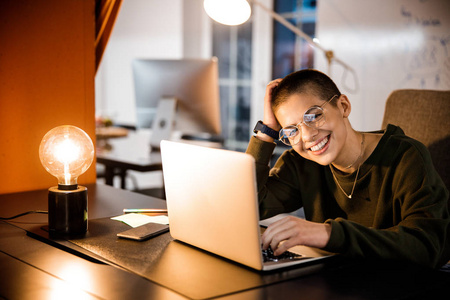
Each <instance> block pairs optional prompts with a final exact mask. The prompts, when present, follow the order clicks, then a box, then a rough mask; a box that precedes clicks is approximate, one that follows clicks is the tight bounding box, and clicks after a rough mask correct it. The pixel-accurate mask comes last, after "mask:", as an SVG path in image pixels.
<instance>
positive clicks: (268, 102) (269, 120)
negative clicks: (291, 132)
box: [263, 78, 282, 131]
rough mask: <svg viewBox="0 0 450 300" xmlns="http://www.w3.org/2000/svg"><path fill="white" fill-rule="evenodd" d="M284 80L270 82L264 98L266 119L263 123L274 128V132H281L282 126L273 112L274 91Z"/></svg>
mask: <svg viewBox="0 0 450 300" xmlns="http://www.w3.org/2000/svg"><path fill="white" fill-rule="evenodd" d="M281 80H282V79H281V78H278V79H275V80H272V81H271V82H269V84H267V87H266V94H265V96H264V119H263V123H264V124H265V125H266V126H268V127H270V128H272V129H273V130H277V131H278V130H280V129H281V127H280V124H278V121H277V119H276V118H275V115H274V113H273V111H272V92H273V89H274V88H276V87H277V86H278V84H279V83H280V81H281Z"/></svg>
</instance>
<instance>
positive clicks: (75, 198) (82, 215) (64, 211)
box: [48, 186, 88, 236]
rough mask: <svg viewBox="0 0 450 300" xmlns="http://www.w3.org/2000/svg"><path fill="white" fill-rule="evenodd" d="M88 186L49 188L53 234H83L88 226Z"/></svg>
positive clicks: (50, 223) (49, 209)
mask: <svg viewBox="0 0 450 300" xmlns="http://www.w3.org/2000/svg"><path fill="white" fill-rule="evenodd" d="M87 203H88V195H87V188H86V187H84V186H78V188H77V189H73V190H61V189H59V188H58V187H57V186H54V187H51V188H49V189H48V227H49V233H50V235H52V236H77V235H83V234H85V233H86V232H87V228H88V211H87Z"/></svg>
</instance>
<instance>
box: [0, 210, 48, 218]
mask: <svg viewBox="0 0 450 300" xmlns="http://www.w3.org/2000/svg"><path fill="white" fill-rule="evenodd" d="M29 214H48V211H45V210H30V211H27V212H24V213H21V214H18V215H15V216H12V217H8V218H5V217H0V220H12V219H15V218H18V217H21V216H25V215H29Z"/></svg>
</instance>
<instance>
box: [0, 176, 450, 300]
mask: <svg viewBox="0 0 450 300" xmlns="http://www.w3.org/2000/svg"><path fill="white" fill-rule="evenodd" d="M88 191H89V219H90V224H91V225H94V224H95V223H96V222H97V221H100V222H99V224H104V223H102V222H106V221H108V220H109V218H108V219H101V218H105V217H111V216H115V215H119V214H121V212H122V209H123V208H125V207H150V206H151V207H155V208H164V207H165V201H162V200H159V199H156V198H152V197H148V196H144V195H140V194H136V193H132V192H129V191H125V190H119V189H115V188H112V187H109V186H106V185H88ZM35 209H41V210H46V209H47V191H46V190H43V191H33V192H24V193H16V194H5V195H0V215H1V216H11V215H15V214H18V213H21V212H24V211H28V210H35ZM110 221H111V222H116V221H112V220H110ZM46 223H47V216H46V215H27V216H24V217H21V218H19V219H15V220H14V221H10V222H0V266H1V272H0V298H2V297H4V298H6V299H50V298H57V299H62V298H66V297H67V295H71V296H75V297H76V298H81V297H84V298H86V299H98V298H103V299H144V298H148V299H169V300H170V299H190V298H201V295H214V294H216V295H217V297H218V298H220V299H222V300H236V299H255V300H256V299H319V300H320V299H337V300H340V299H440V298H439V296H442V295H446V294H447V293H448V286H449V285H450V275H449V273H446V272H442V271H436V270H430V269H426V268H421V267H418V266H415V265H409V264H404V263H394V262H379V261H378V262H372V261H348V260H336V261H334V262H332V263H330V264H328V265H326V266H318V265H311V266H310V267H311V268H294V269H287V270H283V271H277V272H270V273H261V272H256V271H253V270H250V269H248V268H245V267H242V266H240V265H237V264H235V263H232V262H229V261H227V260H224V259H222V258H219V257H216V256H214V255H210V254H208V253H205V252H203V251H200V250H198V249H195V248H193V247H190V246H187V245H185V244H182V243H179V242H176V241H172V239H171V237H170V234H168V233H167V234H164V235H162V236H160V237H159V239H154V240H153V239H152V240H149V242H150V243H153V244H152V246H151V249H152V251H148V252H144V253H141V254H146V253H148V256H149V257H151V260H154V262H155V263H154V264H152V265H149V267H150V269H151V273H152V276H154V277H153V279H154V280H149V279H148V278H144V277H143V276H140V275H139V274H137V273H136V272H131V271H130V270H127V268H123V267H120V266H118V265H114V264H106V263H103V262H102V261H99V260H97V259H95V256H94V255H93V256H92V257H93V258H92V259H89V257H88V256H81V255H74V254H71V253H69V252H67V251H64V250H61V249H64V247H60V248H58V247H55V246H52V245H50V244H49V243H44V242H42V241H40V240H37V239H34V238H32V237H30V236H29V235H27V234H26V231H25V230H32V229H33V228H36V226H37V227H39V226H42V225H45V224H46ZM114 224H115V225H114V226H125V225H123V224H122V223H119V222H116V223H114ZM91 227H92V230H94V229H95V228H97V229H98V228H99V227H98V226H97V227H94V226H91ZM24 229H25V230H24ZM97 229H96V230H97ZM100 229H101V228H100ZM103 230H105V229H103ZM109 234H111V235H114V234H115V232H110V233H109ZM110 242H111V241H110ZM112 242H113V243H115V242H114V241H112ZM131 242H132V241H130V243H131ZM116 244H117V248H120V245H119V244H120V242H119V241H117V243H116ZM135 245H136V249H137V250H138V249H139V247H141V246H143V247H148V245H149V244H147V246H144V245H143V244H139V242H136V244H135ZM72 246H73V245H72ZM73 248H74V249H76V247H73ZM108 251H109V252H111V253H112V254H114V251H115V247H110V248H108ZM137 252H139V251H137ZM72 253H76V251H75V252H72ZM144 271H146V270H144ZM227 272H228V273H227ZM211 282H214V284H211ZM242 285H243V286H245V285H247V286H252V287H251V288H247V289H246V288H242V289H240V290H238V291H236V292H234V293H229V294H221V291H223V290H226V289H228V288H229V287H230V286H242ZM193 295H194V296H193ZM195 295H197V296H195ZM199 295H200V296H199ZM212 298H213V297H212Z"/></svg>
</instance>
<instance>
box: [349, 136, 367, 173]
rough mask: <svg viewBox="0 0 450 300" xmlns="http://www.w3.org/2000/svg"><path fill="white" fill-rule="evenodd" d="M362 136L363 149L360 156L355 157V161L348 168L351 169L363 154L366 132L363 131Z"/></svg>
mask: <svg viewBox="0 0 450 300" xmlns="http://www.w3.org/2000/svg"><path fill="white" fill-rule="evenodd" d="M361 135H362V137H361V151H360V152H359V156H358V157H357V158H356V159H355V161H354V162H352V163H351V164H349V165H348V166H347V167H345V168H346V169H350V168H351V167H353V165H354V164H355V163H356V162H357V161H358V160H359V159H360V158H361V156H362V155H363V150H364V149H363V148H364V133H361Z"/></svg>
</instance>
